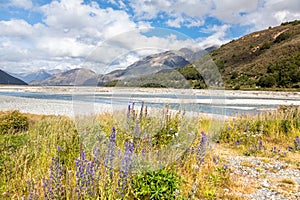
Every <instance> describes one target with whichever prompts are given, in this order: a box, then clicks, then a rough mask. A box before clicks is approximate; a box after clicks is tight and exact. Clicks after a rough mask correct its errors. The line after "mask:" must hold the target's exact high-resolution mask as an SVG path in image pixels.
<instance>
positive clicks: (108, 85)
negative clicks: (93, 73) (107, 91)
mask: <svg viewBox="0 0 300 200" xmlns="http://www.w3.org/2000/svg"><path fill="white" fill-rule="evenodd" d="M118 82H119V80H113V81H110V82H107V83H105V84H104V87H115V86H116V85H117V84H118Z"/></svg>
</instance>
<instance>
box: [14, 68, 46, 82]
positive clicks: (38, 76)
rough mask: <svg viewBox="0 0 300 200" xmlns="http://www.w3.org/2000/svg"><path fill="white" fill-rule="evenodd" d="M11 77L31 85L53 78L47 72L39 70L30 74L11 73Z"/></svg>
mask: <svg viewBox="0 0 300 200" xmlns="http://www.w3.org/2000/svg"><path fill="white" fill-rule="evenodd" d="M11 75H13V76H15V77H17V78H19V79H21V80H23V81H25V82H26V83H30V82H32V81H42V80H45V79H47V78H49V77H50V76H51V74H49V73H48V72H46V71H45V70H39V71H36V72H30V73H20V74H16V73H11Z"/></svg>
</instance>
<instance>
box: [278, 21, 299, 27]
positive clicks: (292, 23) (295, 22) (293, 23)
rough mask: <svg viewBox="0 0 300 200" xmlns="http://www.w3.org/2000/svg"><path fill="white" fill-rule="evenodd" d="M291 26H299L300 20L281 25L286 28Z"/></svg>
mask: <svg viewBox="0 0 300 200" xmlns="http://www.w3.org/2000/svg"><path fill="white" fill-rule="evenodd" d="M289 24H291V25H293V26H295V25H298V24H300V20H294V21H291V22H282V23H281V25H282V26H286V25H289Z"/></svg>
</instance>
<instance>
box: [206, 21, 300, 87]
mask: <svg viewBox="0 0 300 200" xmlns="http://www.w3.org/2000/svg"><path fill="white" fill-rule="evenodd" d="M299 52H300V21H294V22H290V23H284V24H282V25H281V26H277V27H274V28H271V27H270V28H269V29H267V30H262V31H258V32H254V33H251V34H249V35H246V36H244V37H242V38H240V39H238V40H234V41H231V42H230V43H228V44H225V45H223V46H221V47H220V48H219V49H217V50H215V51H213V52H211V57H212V58H213V60H214V61H215V63H216V65H217V66H218V67H219V70H220V72H221V74H222V76H223V79H224V81H225V85H226V86H227V87H229V88H232V87H240V86H241V87H245V88H247V87H248V88H254V87H256V86H257V85H259V84H258V82H259V80H260V79H261V78H262V77H264V76H266V74H267V72H268V68H269V67H270V66H273V65H278V64H279V63H282V62H287V63H288V62H289V60H294V59H297V57H298V56H299ZM296 65H297V64H296ZM285 67H286V65H285V64H284V65H282V68H285ZM293 68H294V67H293ZM298 68H299V64H298ZM296 71H297V70H296ZM276 78H278V77H274V79H276ZM275 81H278V80H275ZM296 84H297V83H296ZM273 86H275V87H287V86H286V85H280V84H278V82H276V83H275V84H274V85H273Z"/></svg>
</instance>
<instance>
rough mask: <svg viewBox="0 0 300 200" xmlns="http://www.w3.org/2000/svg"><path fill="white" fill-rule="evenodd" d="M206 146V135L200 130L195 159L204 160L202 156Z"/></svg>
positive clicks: (201, 161)
mask: <svg viewBox="0 0 300 200" xmlns="http://www.w3.org/2000/svg"><path fill="white" fill-rule="evenodd" d="M206 147H207V136H206V134H205V132H204V131H202V132H201V139H200V143H199V145H198V151H197V160H198V162H199V161H200V163H203V162H204V156H205V153H206Z"/></svg>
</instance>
